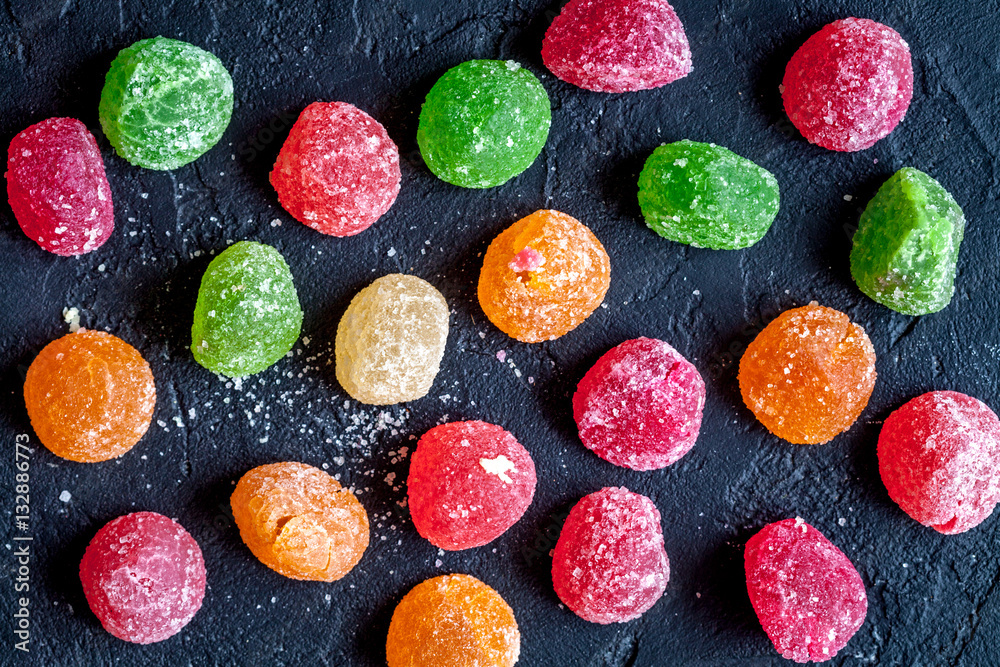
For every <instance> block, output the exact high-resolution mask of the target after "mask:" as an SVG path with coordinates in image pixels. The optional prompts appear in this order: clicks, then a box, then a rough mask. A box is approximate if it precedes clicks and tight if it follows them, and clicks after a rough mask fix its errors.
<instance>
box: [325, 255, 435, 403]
mask: <svg viewBox="0 0 1000 667" xmlns="http://www.w3.org/2000/svg"><path fill="white" fill-rule="evenodd" d="M447 340H448V302H447V301H445V299H444V297H443V296H442V295H441V292H439V291H437V289H435V288H434V286H433V285H431V284H430V283H429V282H427V281H426V280H421V279H420V278H417V277H416V276H407V275H403V274H399V273H394V274H390V275H388V276H382V277H381V278H379V279H378V280H376V281H375V282H373V283H372V284H371V285H369V286H368V287H366V288H364V289H363V290H361V291H360V292H358V293H357V294H356V295H355V297H354V298H353V299H352V300H351V304H350V305H349V306H348V307H347V311H346V312H345V313H344V316H343V317H342V318H341V319H340V324H339V325H338V326H337V342H336V354H337V380H338V381H339V382H340V385H341V386H342V387H343V388H344V391H346V392H347V393H348V394H350V395H351V397H352V398H354V399H355V400H358V401H361V402H362V403H368V404H370V405H392V404H394V403H402V402H404V401H415V400H416V399H418V398H423V397H424V396H426V395H427V392H428V391H430V389H431V385H432V384H434V378H435V377H437V373H438V370H439V369H440V367H441V358H442V357H443V356H444V347H445V343H446V342H447Z"/></svg>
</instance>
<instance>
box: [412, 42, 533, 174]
mask: <svg viewBox="0 0 1000 667" xmlns="http://www.w3.org/2000/svg"><path fill="white" fill-rule="evenodd" d="M551 122H552V111H551V109H550V108H549V96H548V94H547V93H546V92H545V88H543V87H542V84H541V83H540V82H539V81H538V79H537V78H535V75H533V74H532V73H531V72H529V71H528V70H526V69H524V68H522V67H521V66H520V65H518V64H517V63H515V62H514V61H512V60H507V61H502V60H470V61H468V62H464V63H462V64H461V65H457V66H455V67H452V68H451V69H450V70H448V71H447V72H445V73H444V76H442V77H441V78H440V79H438V81H437V83H435V84H434V86H433V87H432V88H431V90H430V92H429V93H427V100H426V101H425V102H424V106H423V108H422V109H421V111H420V122H419V126H418V128H417V144H418V145H419V146H420V153H421V155H423V158H424V161H425V162H426V163H427V168H428V169H430V170H431V171H432V172H434V174H435V175H436V176H437V177H438V178H440V179H441V180H444V181H447V182H448V183H451V184H452V185H460V186H462V187H463V188H492V187H494V186H497V185H501V184H503V183H506V182H507V181H509V180H510V179H512V178H514V177H515V176H517V175H518V174H520V173H521V172H522V171H524V170H525V169H527V168H528V167H530V166H531V163H532V162H534V161H535V158H537V157H538V154H539V153H541V152H542V147H543V146H545V140H546V139H547V138H548V136H549V125H550V124H551Z"/></svg>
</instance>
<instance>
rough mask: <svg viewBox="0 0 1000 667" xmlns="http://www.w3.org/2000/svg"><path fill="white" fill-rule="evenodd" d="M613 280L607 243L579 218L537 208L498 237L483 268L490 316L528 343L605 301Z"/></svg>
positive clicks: (482, 299)
mask: <svg viewBox="0 0 1000 667" xmlns="http://www.w3.org/2000/svg"><path fill="white" fill-rule="evenodd" d="M610 281H611V262H610V260H609V259H608V253H607V252H605V251H604V246H602V245H601V242H600V241H598V240H597V237H596V236H594V233H593V232H591V231H590V229H588V228H587V227H586V226H585V225H583V224H582V223H581V222H580V221H579V220H577V219H575V218H571V217H570V216H568V215H566V214H565V213H560V212H559V211H537V212H535V213H532V214H531V215H529V216H528V217H526V218H523V219H521V220H519V221H517V222H515V223H514V224H513V225H511V226H510V227H508V228H507V229H506V230H505V231H504V232H502V233H501V234H500V235H499V236H497V237H496V238H495V239H493V243H491V244H490V247H489V249H488V250H487V251H486V257H485V258H484V260H483V270H482V273H480V274H479V304H480V305H481V306H482V308H483V311H484V312H485V313H486V317H488V318H490V321H491V322H493V324H495V325H496V327H497V328H498V329H500V330H501V331H503V332H504V333H506V334H507V335H508V336H511V337H513V338H516V339H517V340H519V341H521V342H524V343H538V342H540V341H544V340H553V339H555V338H558V337H559V336H562V335H563V334H565V333H566V332H568V331H571V330H572V329H574V328H576V327H577V326H578V325H579V324H580V323H581V322H583V321H584V320H585V319H587V318H588V317H589V316H590V314H591V313H592V312H594V310H595V309H596V308H597V307H598V306H599V305H601V302H602V301H603V300H604V294H605V293H606V292H607V291H608V285H609V284H610Z"/></svg>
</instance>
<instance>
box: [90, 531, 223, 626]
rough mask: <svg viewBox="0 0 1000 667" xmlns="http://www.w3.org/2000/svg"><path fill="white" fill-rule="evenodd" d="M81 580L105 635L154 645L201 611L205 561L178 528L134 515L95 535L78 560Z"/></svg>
mask: <svg viewBox="0 0 1000 667" xmlns="http://www.w3.org/2000/svg"><path fill="white" fill-rule="evenodd" d="M80 581H81V583H83V594H84V596H85V597H86V598H87V604H88V605H90V609H91V610H92V611H93V612H94V615H95V616H97V618H98V620H100V621H101V625H103V626H104V629H105V630H107V631H108V632H110V633H111V634H113V635H114V636H115V637H118V638H119V639H124V640H125V641H127V642H133V643H136V644H152V643H153V642H161V641H163V640H164V639H167V638H169V637H173V636H174V635H175V634H177V633H178V632H180V631H181V629H182V628H183V627H184V626H185V625H187V624H188V623H189V622H190V621H191V619H192V618H193V617H194V615H195V613H197V611H198V610H199V609H201V602H202V600H203V599H204V597H205V560H204V559H203V558H202V555H201V549H200V548H199V547H198V543H197V542H195V540H194V538H193V537H191V535H190V534H188V532H187V531H186V530H184V528H183V527H182V526H181V525H180V524H179V523H177V522H176V521H174V520H173V519H170V518H168V517H165V516H163V515H162V514H157V513H156V512H134V513H132V514H126V515H125V516H120V517H118V518H117V519H114V520H112V521H110V522H108V523H107V524H105V525H104V527H103V528H101V529H100V530H99V531H97V534H96V535H94V539H92V540H91V541H90V544H89V545H87V550H86V551H85V552H84V554H83V560H81V561H80Z"/></svg>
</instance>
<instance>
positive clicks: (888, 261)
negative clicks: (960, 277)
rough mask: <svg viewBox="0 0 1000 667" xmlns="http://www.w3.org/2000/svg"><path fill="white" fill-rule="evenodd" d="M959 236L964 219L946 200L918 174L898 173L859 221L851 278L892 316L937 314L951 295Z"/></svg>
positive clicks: (949, 198) (910, 171)
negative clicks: (895, 314)
mask: <svg viewBox="0 0 1000 667" xmlns="http://www.w3.org/2000/svg"><path fill="white" fill-rule="evenodd" d="M964 235H965V215H964V214H963V213H962V209H961V207H960V206H959V205H958V203H957V202H956V201H955V200H954V198H953V197H952V196H951V194H949V193H948V191H947V190H945V189H944V188H943V187H942V186H941V184H940V183H938V182H937V181H936V180H934V179H933V178H931V177H930V176H928V175H927V174H925V173H924V172H922V171H918V170H916V169H912V168H909V167H907V168H904V169H900V170H899V171H897V172H896V173H895V174H894V175H893V176H892V178H890V179H889V180H888V181H886V182H885V183H884V184H883V185H882V187H881V188H879V190H878V193H877V194H876V195H875V197H874V198H873V199H872V200H871V201H870V202H869V203H868V206H867V208H865V212H864V213H863V214H862V215H861V221H860V223H859V224H858V231H857V233H856V234H855V235H854V247H853V249H852V250H851V275H852V276H854V282H856V283H857V284H858V287H859V288H861V291H862V292H864V293H865V294H867V295H868V296H870V297H871V298H872V299H874V300H875V301H878V302H879V303H881V304H882V305H884V306H888V307H889V308H892V309H893V310H895V311H897V312H900V313H904V314H906V315H926V314H928V313H934V312H937V311H939V310H941V309H942V308H944V307H945V306H947V305H948V303H949V302H950V301H951V297H952V295H953V294H954V293H955V270H956V265H957V263H958V248H959V246H960V245H961V243H962V237H963V236H964Z"/></svg>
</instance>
